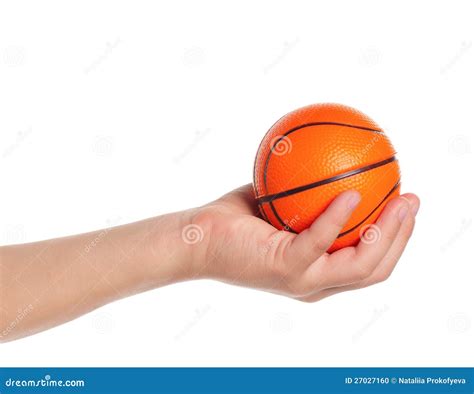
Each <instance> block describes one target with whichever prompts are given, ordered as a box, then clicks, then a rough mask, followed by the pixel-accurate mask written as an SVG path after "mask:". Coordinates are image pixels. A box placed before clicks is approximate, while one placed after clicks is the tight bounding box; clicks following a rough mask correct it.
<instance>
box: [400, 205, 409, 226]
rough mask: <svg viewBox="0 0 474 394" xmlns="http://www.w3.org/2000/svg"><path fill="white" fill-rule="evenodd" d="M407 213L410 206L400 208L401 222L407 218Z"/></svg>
mask: <svg viewBox="0 0 474 394" xmlns="http://www.w3.org/2000/svg"><path fill="white" fill-rule="evenodd" d="M407 213H408V207H407V206H406V205H404V206H403V207H401V208H400V210H399V211H398V219H399V220H400V222H403V221H404V220H405V218H406V216H407Z"/></svg>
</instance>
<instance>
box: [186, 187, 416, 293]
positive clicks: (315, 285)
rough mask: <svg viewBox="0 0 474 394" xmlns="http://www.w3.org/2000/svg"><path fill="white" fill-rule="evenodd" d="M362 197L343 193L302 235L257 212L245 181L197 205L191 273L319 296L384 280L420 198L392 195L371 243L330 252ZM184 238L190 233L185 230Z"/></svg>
mask: <svg viewBox="0 0 474 394" xmlns="http://www.w3.org/2000/svg"><path fill="white" fill-rule="evenodd" d="M359 199H360V196H359V194H358V193H357V192H356V191H347V192H344V193H342V194H341V195H339V196H338V197H337V198H336V199H335V200H334V201H333V202H332V203H331V205H330V206H329V207H328V208H327V210H326V211H325V212H324V213H323V214H322V215H321V216H319V217H318V218H317V219H316V220H315V221H314V223H313V224H312V225H311V227H310V228H308V229H307V230H305V231H303V232H301V233H300V234H298V235H297V234H293V233H290V232H286V231H278V230H277V229H275V228H274V227H273V226H271V225H270V224H268V223H267V222H265V221H264V220H262V219H260V218H259V217H257V216H256V215H257V207H256V204H255V199H254V194H253V189H252V187H251V185H246V186H243V187H241V188H239V189H237V190H234V191H232V192H230V193H229V194H226V195H225V196H223V197H221V198H220V199H218V200H216V201H214V202H212V203H210V204H208V205H206V206H204V207H202V208H199V209H197V210H196V212H194V214H193V215H192V219H191V220H192V223H193V224H192V226H194V228H195V230H197V231H199V233H200V234H199V236H200V238H199V242H196V243H193V245H191V246H192V248H193V254H192V256H193V257H192V259H193V264H194V265H195V266H194V274H193V277H203V278H214V279H218V280H221V281H224V282H227V283H231V284H236V285H242V286H249V287H254V288H260V289H263V290H267V291H270V292H275V293H278V294H283V295H286V296H289V297H293V298H296V299H298V300H301V301H308V302H314V301H318V300H320V299H322V298H325V297H328V296H330V295H333V294H336V293H340V292H343V291H347V290H353V289H359V288H363V287H366V286H370V285H372V284H375V283H378V282H381V281H384V280H385V279H387V278H388V277H389V276H390V274H391V273H392V271H393V269H394V268H395V265H396V263H397V261H398V260H399V258H400V256H401V254H402V252H403V250H404V249H405V246H406V245H407V242H408V240H409V238H410V236H411V234H412V232H413V228H414V225H415V216H416V213H417V211H418V208H419V205H420V202H419V199H418V197H417V196H416V195H414V194H405V195H403V196H400V197H397V198H395V199H393V200H391V201H390V202H389V203H388V204H387V206H386V207H385V209H384V210H383V212H382V214H381V215H380V217H379V219H378V220H377V222H376V226H377V227H378V229H379V230H380V232H379V235H380V237H379V238H378V240H377V241H376V242H374V243H369V242H359V244H358V245H357V246H356V247H347V248H343V249H340V250H338V251H336V252H334V253H332V254H328V253H327V252H326V251H327V249H328V248H329V247H330V246H331V244H332V243H333V241H334V240H335V239H336V237H337V235H338V234H339V232H340V231H341V229H342V228H343V226H344V224H345V223H346V221H347V220H348V219H349V217H350V215H351V213H352V211H353V210H354V209H355V206H357V204H351V203H350V202H354V201H356V202H358V200H359ZM183 236H185V233H184V232H183Z"/></svg>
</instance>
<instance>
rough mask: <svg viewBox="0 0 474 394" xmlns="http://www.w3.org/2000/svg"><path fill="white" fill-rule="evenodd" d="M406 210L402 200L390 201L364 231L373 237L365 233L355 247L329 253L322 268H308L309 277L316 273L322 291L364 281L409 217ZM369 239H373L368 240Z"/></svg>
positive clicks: (406, 206)
mask: <svg viewBox="0 0 474 394" xmlns="http://www.w3.org/2000/svg"><path fill="white" fill-rule="evenodd" d="M409 208H410V206H409V204H408V202H407V200H406V199H404V198H401V197H399V198H396V199H394V200H392V201H390V202H389V203H388V204H387V206H386V207H385V209H384V210H383V212H382V214H381V215H380V217H379V219H378V220H377V222H376V224H375V225H374V226H373V227H372V228H369V229H368V230H367V231H371V232H372V233H371V234H367V231H366V233H365V234H364V235H363V236H362V238H361V241H360V242H359V244H358V245H357V247H349V248H344V249H341V250H338V251H337V252H335V253H332V254H331V255H330V256H329V258H328V259H327V262H326V263H325V264H324V265H323V266H319V267H318V266H316V267H314V268H313V267H309V268H308V270H309V272H310V274H311V273H312V274H315V273H316V274H317V275H318V276H320V277H321V278H322V283H321V285H322V286H323V287H324V288H327V287H335V286H344V285H349V284H352V283H356V282H360V281H362V280H365V279H367V278H368V277H369V276H370V275H371V274H372V273H373V272H374V270H375V268H376V267H377V265H378V264H379V263H380V261H381V260H382V258H383V257H384V256H385V255H386V254H387V252H388V250H389V249H390V247H391V245H392V243H393V242H394V240H395V238H396V236H397V233H398V231H399V229H400V227H401V225H402V223H403V221H404V220H405V219H406V217H407V215H408V213H409ZM372 236H374V237H375V238H371V237H372ZM364 237H365V239H364Z"/></svg>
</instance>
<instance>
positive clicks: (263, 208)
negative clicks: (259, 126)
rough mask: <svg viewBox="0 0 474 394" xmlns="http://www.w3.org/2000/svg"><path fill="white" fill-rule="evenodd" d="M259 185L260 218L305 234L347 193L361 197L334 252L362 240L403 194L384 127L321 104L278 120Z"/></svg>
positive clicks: (262, 156)
mask: <svg viewBox="0 0 474 394" xmlns="http://www.w3.org/2000/svg"><path fill="white" fill-rule="evenodd" d="M254 189H255V196H256V199H257V203H258V206H259V209H260V213H261V216H262V217H263V218H264V219H265V220H266V221H267V222H269V223H270V224H272V225H273V226H275V227H276V228H277V229H280V230H286V231H291V232H294V233H299V232H301V231H303V230H304V229H306V228H308V227H309V226H310V225H311V224H312V222H313V221H314V220H315V219H316V218H317V217H318V216H319V215H320V214H321V213H322V212H323V211H324V210H325V209H326V208H327V207H328V205H329V204H330V203H331V202H332V201H333V200H334V198H336V197H337V196H338V195H339V194H340V193H342V192H343V191H346V190H357V191H358V192H359V193H360V194H361V196H362V199H361V201H360V204H359V205H358V207H357V208H356V209H355V210H354V212H353V214H352V216H351V217H350V219H349V221H348V222H347V224H346V226H345V227H344V228H343V229H342V231H341V233H340V234H339V236H338V238H337V240H336V241H335V242H334V244H333V245H332V246H331V247H330V249H329V252H333V251H336V250H338V249H340V248H343V247H346V246H352V245H356V244H357V243H358V242H359V239H360V236H361V235H362V234H363V232H364V231H365V230H366V229H367V228H368V227H369V226H370V225H371V224H373V223H374V222H375V221H376V219H377V217H378V216H379V214H380V213H381V211H382V209H383V208H384V206H385V205H386V204H387V202H388V201H390V200H391V199H392V198H394V197H396V196H398V195H399V193H400V169H399V166H398V162H397V159H396V158H395V150H394V148H393V146H392V144H391V142H390V140H389V139H388V137H387V135H386V134H385V133H384V131H383V130H382V129H381V128H380V127H379V126H378V125H377V123H375V122H374V121H373V120H372V119H370V118H369V117H368V116H366V115H364V114H363V113H361V112H359V111H357V110H355V109H353V108H350V107H347V106H344V105H340V104H316V105H310V106H307V107H303V108H300V109H297V110H296V111H293V112H290V113H289V114H287V115H285V116H283V117H282V118H281V119H280V120H278V121H277V122H276V123H275V124H274V125H273V126H272V127H271V128H270V130H269V131H268V132H267V134H266V135H265V137H264V138H263V140H262V142H261V144H260V147H259V148H258V152H257V156H256V159H255V166H254Z"/></svg>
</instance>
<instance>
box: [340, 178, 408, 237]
mask: <svg viewBox="0 0 474 394" xmlns="http://www.w3.org/2000/svg"><path fill="white" fill-rule="evenodd" d="M398 186H400V179H399V180H398V181H397V183H395V186H393V187H392V189H390V191H389V192H388V194H387V195H386V196H385V197H384V198H383V200H382V201H380V203H379V204H378V205H377V206H376V207H375V208H374V209H373V210H372V211H371V212H370V213H369V214H368V215H367V216H366V217H365V218H364V219H363V220H362V221H361V222H360V223H357V224H356V225H355V226H354V227H352V228H350V229H349V230H347V231H344V232H343V233H340V234H339V235H338V236H337V238H341V237H343V236H344V235H347V234H349V233H351V232H353V231H354V230H356V229H357V228H358V227H359V226H360V225H362V224H363V223H364V222H365V221H366V220H367V219H368V218H369V217H370V216H371V215H372V214H373V213H374V212H375V211H376V210H377V209H379V208H380V206H381V205H382V204H383V203H384V202H385V201H386V200H387V198H389V197H390V196H391V195H392V194H393V193H394V192H395V190H397V188H398Z"/></svg>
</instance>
